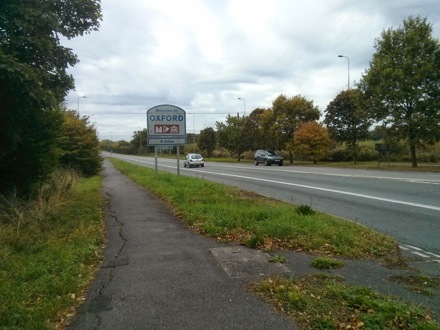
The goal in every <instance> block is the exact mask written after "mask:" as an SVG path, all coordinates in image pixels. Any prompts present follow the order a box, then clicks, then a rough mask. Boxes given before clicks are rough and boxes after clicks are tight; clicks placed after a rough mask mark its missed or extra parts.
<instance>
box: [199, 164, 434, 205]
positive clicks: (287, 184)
mask: <svg viewBox="0 0 440 330" xmlns="http://www.w3.org/2000/svg"><path fill="white" fill-rule="evenodd" d="M201 172H203V173H207V174H213V175H219V176H228V177H233V178H240V179H248V180H255V181H262V182H271V183H276V184H280V185H286V186H294V187H301V188H306V189H312V190H320V191H326V192H331V193H335V194H341V195H349V196H356V197H361V198H366V199H372V200H377V201H381V202H388V203H395V204H402V205H407V206H414V207H419V208H424V209H430V210H434V211H440V206H434V205H427V204H420V203H412V202H404V201H400V200H397V199H391V198H382V197H376V196H371V195H365V194H357V193H353V192H348V191H342V190H335V189H328V188H321V187H314V186H307V185H304V184H298V183H290V182H282V181H274V180H268V179H261V178H255V177H250V176H244V175H236V174H225V173H215V172H209V171H205V170H202V171H201Z"/></svg>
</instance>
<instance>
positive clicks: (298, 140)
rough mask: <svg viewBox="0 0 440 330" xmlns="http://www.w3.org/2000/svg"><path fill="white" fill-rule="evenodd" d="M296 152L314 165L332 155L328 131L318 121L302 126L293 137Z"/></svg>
mask: <svg viewBox="0 0 440 330" xmlns="http://www.w3.org/2000/svg"><path fill="white" fill-rule="evenodd" d="M293 145H294V149H295V151H297V152H298V153H300V154H301V155H302V156H303V157H305V158H306V159H310V160H313V164H316V163H317V161H319V160H323V159H325V158H327V157H328V156H329V155H330V136H329V132H328V130H327V129H326V128H325V127H323V126H322V125H321V124H319V123H317V122H316V121H311V122H308V123H304V124H301V125H300V126H299V127H298V128H297V130H296V131H295V134H294V136H293Z"/></svg>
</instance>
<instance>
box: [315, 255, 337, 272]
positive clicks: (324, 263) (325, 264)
mask: <svg viewBox="0 0 440 330" xmlns="http://www.w3.org/2000/svg"><path fill="white" fill-rule="evenodd" d="M311 266H312V267H315V268H318V269H335V268H342V267H344V262H343V261H342V260H336V259H332V258H326V257H318V258H315V259H313V260H312V262H311Z"/></svg>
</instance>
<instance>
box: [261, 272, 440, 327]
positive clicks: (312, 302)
mask: <svg viewBox="0 0 440 330" xmlns="http://www.w3.org/2000/svg"><path fill="white" fill-rule="evenodd" d="M252 289H253V290H255V291H256V292H258V293H259V294H260V295H261V296H262V297H263V298H265V299H266V300H268V301H269V302H271V303H272V304H273V305H274V306H275V308H276V309H278V310H279V311H280V312H282V313H285V314H287V315H289V316H290V317H292V318H294V319H295V321H296V322H297V324H298V325H299V328H300V329H424V330H428V329H432V330H434V329H439V326H440V325H439V324H438V323H436V322H435V321H434V320H433V315H432V313H431V312H430V311H428V310H426V309H424V308H422V307H421V306H418V305H415V304H410V303H406V302H404V301H402V300H399V299H396V298H392V297H388V296H385V295H382V294H380V293H377V292H374V291H373V290H372V289H370V288H366V287H353V286H349V285H347V284H345V283H344V281H343V279H342V278H340V277H337V276H332V275H326V274H315V275H311V276H308V277H304V278H301V279H297V280H293V279H286V278H281V277H280V278H270V279H267V280H264V281H262V282H260V283H257V284H254V285H253V286H252Z"/></svg>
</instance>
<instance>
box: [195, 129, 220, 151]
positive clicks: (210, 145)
mask: <svg viewBox="0 0 440 330" xmlns="http://www.w3.org/2000/svg"><path fill="white" fill-rule="evenodd" d="M216 144H217V140H216V133H215V131H214V129H213V128H212V127H207V128H205V129H202V130H201V131H200V135H199V142H198V143H197V145H198V147H199V148H200V149H201V150H206V153H207V156H208V158H210V157H211V154H212V152H213V151H214V150H215V146H216Z"/></svg>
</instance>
